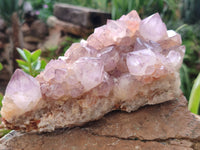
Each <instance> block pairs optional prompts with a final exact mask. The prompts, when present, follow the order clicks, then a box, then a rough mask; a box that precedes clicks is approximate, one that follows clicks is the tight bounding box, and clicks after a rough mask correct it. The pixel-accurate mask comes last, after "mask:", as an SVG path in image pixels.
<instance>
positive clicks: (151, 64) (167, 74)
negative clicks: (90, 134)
mask: <svg viewBox="0 0 200 150" xmlns="http://www.w3.org/2000/svg"><path fill="white" fill-rule="evenodd" d="M181 43H182V41H181V36H180V35H179V34H178V33H176V32H175V31H173V30H167V28H166V25H165V24H164V23H163V22H162V19H161V17H160V15H159V14H158V13H156V14H153V15H151V16H150V17H147V18H145V19H143V20H141V19H140V17H139V16H138V14H137V12H136V11H134V10H133V11H131V12H130V13H129V14H127V15H123V16H122V17H121V18H120V19H118V20H116V21H114V20H108V21H107V24H106V25H104V26H101V27H98V28H96V29H95V30H94V33H93V34H91V35H90V36H89V37H88V39H87V40H82V41H81V42H80V43H74V44H72V45H71V47H70V48H69V49H68V50H67V51H66V53H65V54H64V56H60V57H59V58H58V59H57V60H51V61H50V62H49V63H48V64H47V66H46V68H45V70H44V71H43V72H41V73H40V74H39V75H38V76H37V77H36V78H32V77H30V76H29V75H27V74H25V73H24V72H22V71H21V70H17V71H16V72H15V73H14V75H13V77H12V79H11V81H10V83H9V85H8V87H7V90H6V94H5V97H4V100H3V109H2V116H3V118H4V120H6V121H5V122H6V123H8V122H9V123H12V121H13V120H12V119H13V118H15V119H14V120H15V121H16V120H17V119H16V118H17V117H19V116H20V115H23V114H28V112H31V111H32V112H33V114H32V115H31V117H30V118H29V120H31V119H32V120H35V118H37V123H38V122H39V124H37V127H34V129H35V130H38V129H37V128H42V129H41V131H42V130H43V129H44V130H48V131H51V130H53V129H55V128H59V127H68V126H73V125H79V124H82V123H84V122H87V121H90V120H95V119H98V118H99V117H101V116H103V115H104V114H105V113H107V112H109V111H112V110H114V109H121V110H125V111H128V112H130V111H134V110H136V109H137V108H139V107H140V106H143V105H146V104H156V103H161V102H164V101H167V100H171V99H173V98H176V97H177V96H178V95H179V94H180V90H179V86H180V79H179V74H178V71H179V68H180V66H181V64H182V60H183V56H184V52H185V47H184V46H182V45H181ZM64 107H65V108H66V109H64ZM61 108H62V109H61ZM16 109H17V110H20V111H21V112H22V113H20V114H18V113H14V112H13V111H12V110H16ZM8 110H9V111H8ZM41 110H42V111H41ZM7 112H9V117H8V115H7ZM26 112H27V113H26ZM34 113H35V114H38V115H34ZM43 113H44V114H43ZM45 113H46V114H45ZM41 116H42V117H41ZM34 117H35V118H34ZM22 118H23V117H22ZM24 118H26V117H24ZM52 119H53V120H55V121H52ZM59 119H60V120H59ZM22 120H23V119H22ZM38 120H39V121H38ZM61 120H62V121H61ZM15 121H13V124H15ZM18 122H19V121H18ZM49 124H51V126H50V125H49ZM16 126H20V125H16ZM29 127H30V126H29ZM10 128H12V127H10ZM27 128H28V127H27ZM25 130H26V129H25ZM30 130H32V129H30Z"/></svg>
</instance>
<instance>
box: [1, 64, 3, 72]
mask: <svg viewBox="0 0 200 150" xmlns="http://www.w3.org/2000/svg"><path fill="white" fill-rule="evenodd" d="M2 69H3V65H2V63H0V71H1V70H2Z"/></svg>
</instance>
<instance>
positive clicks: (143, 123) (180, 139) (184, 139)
mask: <svg viewBox="0 0 200 150" xmlns="http://www.w3.org/2000/svg"><path fill="white" fill-rule="evenodd" d="M22 149H23V150H24V149H25V150H26V149H28V150H40V149H41V150H49V149H56V150H68V149H70V150H71V149H74V150H82V149H83V150H84V149H87V150H94V149H95V150H102V149H106V150H116V149H117V150H133V149H138V150H140V149H141V150H144V149H150V150H151V149H152V150H160V149H165V150H172V149H174V150H192V149H194V150H199V149H200V117H199V116H197V115H194V114H192V113H190V112H189V111H188V110H187V101H186V99H185V98H184V97H183V96H181V97H180V98H179V99H177V100H173V101H168V102H165V103H162V104H158V105H153V106H145V107H143V108H140V109H139V110H138V111H135V112H132V113H126V112H121V111H114V112H111V113H109V114H107V115H106V116H104V117H103V118H101V119H100V120H98V121H95V122H91V123H89V124H87V125H85V126H84V127H76V128H73V129H60V130H56V131H54V132H52V133H43V134H28V133H20V132H16V131H12V132H11V133H10V134H8V135H6V136H4V137H3V138H1V140H0V150H22Z"/></svg>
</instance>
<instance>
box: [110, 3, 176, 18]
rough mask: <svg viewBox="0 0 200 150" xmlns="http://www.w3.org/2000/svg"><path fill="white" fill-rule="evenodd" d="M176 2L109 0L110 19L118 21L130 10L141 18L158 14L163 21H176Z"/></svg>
mask: <svg viewBox="0 0 200 150" xmlns="http://www.w3.org/2000/svg"><path fill="white" fill-rule="evenodd" d="M177 3H178V0H175V1H174V0H157V1H153V0H149V1H147V0H145V1H141V0H123V1H122V0H111V13H112V19H118V18H119V17H120V16H122V15H123V14H127V13H128V12H130V11H131V10H133V9H134V10H136V11H137V12H138V13H139V14H140V16H141V18H144V17H146V16H149V15H151V14H153V13H155V12H159V13H160V15H161V17H162V18H163V19H164V21H167V22H169V21H171V20H176V19H177V17H178V16H177V13H176V12H177V10H178V5H177Z"/></svg>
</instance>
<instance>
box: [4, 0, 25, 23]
mask: <svg viewBox="0 0 200 150" xmlns="http://www.w3.org/2000/svg"><path fill="white" fill-rule="evenodd" d="M21 2H22V3H20V0H0V16H1V17H2V18H3V19H4V20H5V21H6V22H7V24H8V25H9V26H11V24H12V14H13V13H14V12H17V14H18V17H19V19H20V20H22V18H23V6H24V1H21Z"/></svg>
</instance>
